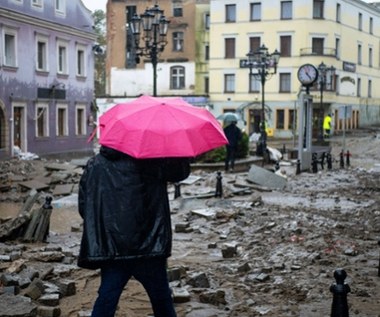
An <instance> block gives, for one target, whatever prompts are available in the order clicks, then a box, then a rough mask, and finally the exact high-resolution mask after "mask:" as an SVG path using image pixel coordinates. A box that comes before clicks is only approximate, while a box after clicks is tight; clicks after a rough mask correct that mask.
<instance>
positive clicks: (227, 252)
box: [222, 243, 237, 259]
mask: <svg viewBox="0 0 380 317" xmlns="http://www.w3.org/2000/svg"><path fill="white" fill-rule="evenodd" d="M222 255H223V258H225V259H228V258H233V257H234V256H236V255H237V244H235V243H225V244H224V246H223V248H222Z"/></svg>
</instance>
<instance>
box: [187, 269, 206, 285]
mask: <svg viewBox="0 0 380 317" xmlns="http://www.w3.org/2000/svg"><path fill="white" fill-rule="evenodd" d="M187 284H189V285H191V286H193V287H200V288H209V287H210V282H209V280H208V278H207V275H206V273H203V272H202V273H194V274H192V275H191V276H190V278H189V279H188V281H187Z"/></svg>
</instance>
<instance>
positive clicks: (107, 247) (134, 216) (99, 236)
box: [78, 147, 190, 269]
mask: <svg viewBox="0 0 380 317" xmlns="http://www.w3.org/2000/svg"><path fill="white" fill-rule="evenodd" d="M189 174H190V164H189V160H188V159H186V158H167V159H139V160H138V159H134V158H132V157H130V156H128V155H126V154H123V153H121V152H119V151H116V150H113V149H110V148H106V147H101V150H100V153H99V154H97V155H96V156H95V157H93V158H91V159H90V160H89V161H88V163H87V166H86V168H85V170H84V173H83V175H82V177H81V180H80V184H79V213H80V215H81V216H82V218H83V236H82V241H81V247H80V252H79V258H78V265H79V266H80V267H84V268H89V269H96V268H100V267H102V265H104V264H107V263H108V262H110V261H123V260H128V259H136V258H147V257H156V256H160V257H169V256H170V254H171V243H172V229H171V219H170V208H169V200H168V193H167V182H178V181H180V180H183V179H185V178H187V177H188V176H189Z"/></svg>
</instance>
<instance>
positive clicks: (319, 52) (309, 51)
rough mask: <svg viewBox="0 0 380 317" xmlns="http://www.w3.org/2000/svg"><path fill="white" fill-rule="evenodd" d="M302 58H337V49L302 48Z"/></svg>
mask: <svg viewBox="0 0 380 317" xmlns="http://www.w3.org/2000/svg"><path fill="white" fill-rule="evenodd" d="M300 55H301V56H328V57H337V56H336V49H335V48H328V47H325V48H315V47H314V48H313V47H307V48H301V51H300Z"/></svg>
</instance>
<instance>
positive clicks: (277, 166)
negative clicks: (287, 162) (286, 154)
mask: <svg viewBox="0 0 380 317" xmlns="http://www.w3.org/2000/svg"><path fill="white" fill-rule="evenodd" d="M274 169H275V170H276V171H278V170H279V169H280V163H279V162H276V164H275V165H274Z"/></svg>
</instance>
